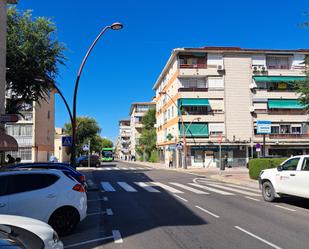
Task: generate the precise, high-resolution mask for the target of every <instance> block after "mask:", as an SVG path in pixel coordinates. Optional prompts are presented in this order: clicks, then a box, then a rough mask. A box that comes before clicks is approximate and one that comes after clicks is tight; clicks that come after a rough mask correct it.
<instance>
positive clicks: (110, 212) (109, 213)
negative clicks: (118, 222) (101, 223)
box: [106, 208, 114, 215]
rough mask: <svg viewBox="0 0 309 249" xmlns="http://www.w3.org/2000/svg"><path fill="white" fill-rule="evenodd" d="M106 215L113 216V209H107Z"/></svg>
mask: <svg viewBox="0 0 309 249" xmlns="http://www.w3.org/2000/svg"><path fill="white" fill-rule="evenodd" d="M106 214H107V215H113V214H114V213H113V210H112V209H111V208H107V209H106Z"/></svg>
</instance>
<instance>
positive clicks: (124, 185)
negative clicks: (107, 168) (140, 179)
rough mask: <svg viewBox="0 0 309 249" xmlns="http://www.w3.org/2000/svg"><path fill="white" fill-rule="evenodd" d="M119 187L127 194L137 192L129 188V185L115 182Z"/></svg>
mask: <svg viewBox="0 0 309 249" xmlns="http://www.w3.org/2000/svg"><path fill="white" fill-rule="evenodd" d="M117 183H118V185H120V187H122V188H123V189H124V190H125V191H127V192H137V190H136V189H135V188H133V187H131V186H130V185H129V184H127V183H126V182H117Z"/></svg>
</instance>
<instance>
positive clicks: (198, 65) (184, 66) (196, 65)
mask: <svg viewBox="0 0 309 249" xmlns="http://www.w3.org/2000/svg"><path fill="white" fill-rule="evenodd" d="M179 67H180V68H207V64H180V66H179Z"/></svg>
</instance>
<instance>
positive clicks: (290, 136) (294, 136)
mask: <svg viewBox="0 0 309 249" xmlns="http://www.w3.org/2000/svg"><path fill="white" fill-rule="evenodd" d="M262 136H263V135H261V134H255V137H262ZM268 136H269V139H300V138H302V139H306V138H308V139H309V134H297V133H294V134H291V133H288V134H269V135H268Z"/></svg>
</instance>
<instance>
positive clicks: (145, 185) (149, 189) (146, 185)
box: [134, 182, 161, 193]
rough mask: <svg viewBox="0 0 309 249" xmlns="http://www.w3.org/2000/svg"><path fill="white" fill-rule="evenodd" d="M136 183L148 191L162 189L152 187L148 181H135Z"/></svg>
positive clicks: (156, 191) (157, 191)
mask: <svg viewBox="0 0 309 249" xmlns="http://www.w3.org/2000/svg"><path fill="white" fill-rule="evenodd" d="M134 183H135V184H136V185H138V186H140V187H141V188H143V189H145V190H146V191H148V192H152V193H160V192H161V191H159V190H157V189H155V188H153V187H150V186H149V185H148V184H147V183H146V182H134Z"/></svg>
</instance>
